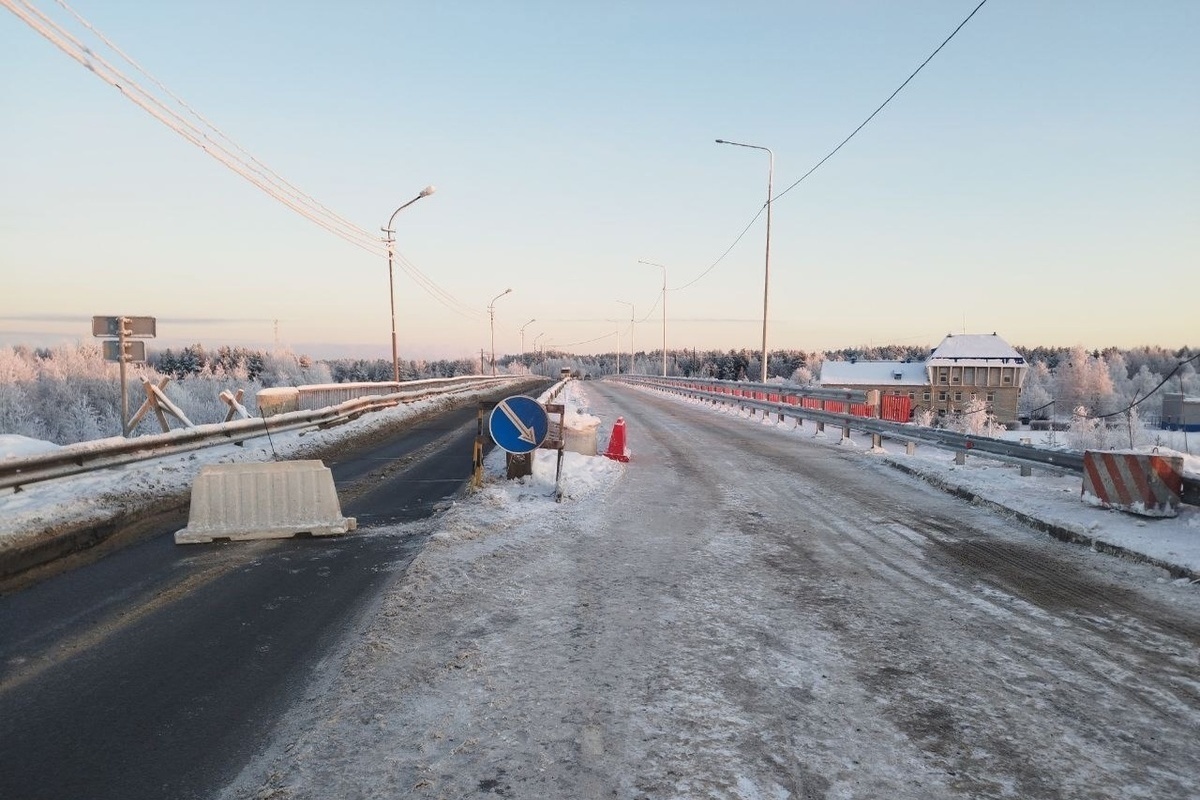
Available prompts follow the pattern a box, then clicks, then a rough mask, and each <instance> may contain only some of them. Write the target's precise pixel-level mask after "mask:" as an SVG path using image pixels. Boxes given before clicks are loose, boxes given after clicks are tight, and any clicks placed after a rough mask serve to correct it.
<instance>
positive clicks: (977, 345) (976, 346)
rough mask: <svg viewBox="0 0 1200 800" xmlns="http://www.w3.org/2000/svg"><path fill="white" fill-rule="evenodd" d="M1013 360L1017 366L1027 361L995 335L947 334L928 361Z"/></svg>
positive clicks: (930, 362) (934, 362) (932, 362)
mask: <svg viewBox="0 0 1200 800" xmlns="http://www.w3.org/2000/svg"><path fill="white" fill-rule="evenodd" d="M1006 359H1008V360H1012V361H1013V362H1014V363H1016V364H1024V363H1025V359H1024V358H1023V357H1022V356H1021V354H1020V353H1018V352H1017V351H1016V350H1014V349H1013V348H1012V346H1011V345H1010V344H1009V343H1008V342H1006V341H1004V340H1003V339H1001V338H1000V337H999V336H997V335H996V334H994V333H991V334H982V333H960V334H957V335H955V334H953V333H950V334H947V335H946V338H945V339H942V343H941V344H939V345H938V346H937V347H935V348H933V352H932V353H930V354H929V358H928V359H926V363H927V364H936V363H939V362H953V361H957V362H958V363H962V362H963V361H976V362H985V361H986V362H994V361H1004V360H1006Z"/></svg>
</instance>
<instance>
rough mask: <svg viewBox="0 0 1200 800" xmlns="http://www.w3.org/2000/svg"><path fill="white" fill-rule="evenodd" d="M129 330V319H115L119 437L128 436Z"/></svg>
mask: <svg viewBox="0 0 1200 800" xmlns="http://www.w3.org/2000/svg"><path fill="white" fill-rule="evenodd" d="M128 330H129V319H128V318H127V317H117V353H118V355H119V356H120V365H121V368H120V376H121V377H120V380H121V435H122V436H128V435H129V384H128V383H126V382H125V360H126V356H125V342H126V339H125V336H126V333H127V332H128Z"/></svg>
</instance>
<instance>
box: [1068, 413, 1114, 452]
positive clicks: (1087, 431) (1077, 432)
mask: <svg viewBox="0 0 1200 800" xmlns="http://www.w3.org/2000/svg"><path fill="white" fill-rule="evenodd" d="M1066 440H1067V444H1068V445H1070V446H1071V447H1073V448H1074V449H1076V450H1104V449H1106V448H1105V445H1106V442H1105V437H1104V425H1103V422H1102V421H1101V420H1100V419H1099V418H1097V417H1094V416H1092V415H1091V413H1090V412H1089V411H1088V409H1087V408H1086V407H1085V406H1076V408H1075V411H1074V413H1073V414H1072V415H1071V423H1070V425H1068V426H1067V433H1066Z"/></svg>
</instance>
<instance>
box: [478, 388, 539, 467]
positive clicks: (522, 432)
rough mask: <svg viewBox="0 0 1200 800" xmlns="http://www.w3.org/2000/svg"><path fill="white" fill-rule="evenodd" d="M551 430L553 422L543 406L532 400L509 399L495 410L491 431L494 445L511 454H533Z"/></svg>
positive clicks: (490, 423) (490, 418)
mask: <svg viewBox="0 0 1200 800" xmlns="http://www.w3.org/2000/svg"><path fill="white" fill-rule="evenodd" d="M549 429H550V419H549V417H547V416H546V409H544V408H542V405H541V403H539V402H538V401H537V400H533V399H531V398H529V397H523V396H521V395H515V396H513V397H506V398H504V399H503V400H501V401H500V402H499V403H497V404H496V407H495V408H494V409H492V415H491V416H490V417H488V430H489V431H490V432H491V434H492V441H494V442H495V443H496V446H497V447H499V448H500V449H501V450H507V451H508V452H510V453H530V452H533V451H534V450H536V449H537V448H538V445H540V444H541V443H542V440H543V439H545V438H546V432H547V431H548V430H549Z"/></svg>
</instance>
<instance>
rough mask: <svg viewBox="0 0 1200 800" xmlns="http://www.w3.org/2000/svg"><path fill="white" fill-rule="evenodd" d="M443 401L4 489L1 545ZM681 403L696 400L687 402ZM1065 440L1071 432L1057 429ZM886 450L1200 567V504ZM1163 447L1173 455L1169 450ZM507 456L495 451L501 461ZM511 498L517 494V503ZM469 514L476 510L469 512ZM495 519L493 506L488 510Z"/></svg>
mask: <svg viewBox="0 0 1200 800" xmlns="http://www.w3.org/2000/svg"><path fill="white" fill-rule="evenodd" d="M584 387H585V384H583V383H580V382H578V381H571V382H568V383H567V385H566V390H565V393H564V394H563V396H562V397H561V398H560V401H561V402H564V404H565V405H566V407H567V418H566V420H565V424H566V427H568V428H577V429H578V428H584V429H587V428H592V427H594V426H597V425H599V423H600V420H598V419H597V418H596V417H595V416H592V415H589V414H587V413H586V412H581V411H580V409H586V408H587V407H588V398H587V395H586V390H585V388H584ZM440 402H444V401H439V400H437V399H428V400H421V401H417V402H414V403H410V404H406V405H402V406H398V407H396V408H393V409H389V410H386V411H382V412H377V413H375V414H370V415H366V416H364V417H362V418H360V419H358V420H356V421H355V422H353V423H351V424H349V425H344V426H340V427H337V428H333V429H330V430H326V431H292V432H288V433H284V434H277V435H275V436H273V437H272V440H271V441H268V440H267V439H265V438H264V439H260V440H257V441H255V442H248V443H246V445H245V446H244V447H237V446H234V445H228V446H221V447H213V448H206V449H203V450H197V451H193V452H191V453H187V454H184V455H180V456H173V457H168V458H162V459H156V460H154V461H149V462H144V463H136V464H131V465H128V466H126V467H121V468H117V469H111V470H103V471H99V472H93V473H88V474H85V475H81V476H77V477H73V478H66V479H62V480H56V481H46V482H43V483H38V484H34V485H32V486H29V487H27V488H26V489H24V490H23V491H20V492H15V493H14V492H13V491H12V490H11V489H5V490H0V548H2V547H4V546H6V545H8V546H11V544H12V543H13V542H14V541H16V540H17V539H18V538H21V537H24V536H29V535H31V534H32V533H34V532H36V531H38V530H42V529H45V528H48V527H50V528H53V527H56V526H59V525H62V524H67V523H72V522H76V521H79V520H83V519H102V518H104V517H105V516H106V515H108V514H111V513H112V512H113V511H114V510H117V509H121V508H128V507H130V506H136V505H139V504H146V503H150V502H153V500H154V499H155V498H157V497H162V496H166V495H170V494H175V493H178V492H179V491H186V490H187V489H188V487H190V486H191V482H192V480H193V479H194V477H195V475H196V473H197V472H199V469H200V467H201V466H203V465H204V464H210V463H230V462H234V461H265V460H269V459H271V458H272V457H273V455H274V454H278V455H279V456H280V457H282V458H298V457H303V456H304V454H305V453H307V452H311V451H314V450H316V449H318V448H319V447H322V446H324V445H327V444H330V443H332V442H336V441H338V440H339V439H342V438H345V437H348V436H358V435H362V434H363V433H364V432H365V431H369V430H371V429H373V428H378V427H383V426H386V425H387V424H389V422H391V421H394V420H395V419H396V418H397V417H409V416H414V415H418V414H422V413H425V412H427V411H429V410H431V409H433V408H436V407H437V405H438V404H439V403H440ZM679 402H689V403H691V404H693V405H701V404H697V403H695V402H693V401H686V400H682V399H680V400H679ZM712 413H715V414H726V415H735V416H743V417H746V418H747V424H759V425H768V426H771V427H773V428H774V429H776V430H777V431H778V433H779V434H780V435H781V436H795V437H805V438H810V439H817V438H819V439H820V440H823V441H825V442H827V443H828V444H829V445H830V446H832V447H847V446H849V447H855V448H860V449H863V450H869V449H870V445H871V442H870V437H868V436H863V435H861V434H853V435H852V436H851V439H850V440H849V441H846V442H843V441H841V434H840V431H838V430H837V429H834V428H832V427H828V428H826V430H825V432H824V434H821V435H820V436H819V437H818V435H817V433H816V426H815V424H814V423H813V422H811V421H808V422H806V423H805V424H804V426H802V427H800V428H797V427H796V426H795V423H794V421H793V420H791V419H788V420H787V421H785V422H784V423H773V422H771V420H770V419H764V418H763V417H762V416H761V415H759V416H758V417H755V418H751V417H750V416H749V414H747V413H745V412H738V411H737V410H736V409H733V408H732V407H730V406H718V407H716V408H714V409H713V412H712ZM610 430H611V421H610V422H609V423H608V425H607V426H603V427H600V428H599V430H598V439H599V449H600V450H601V451H603V449H604V446H605V443H606V442H607V439H608V436H609V432H610ZM1006 435H1007V436H1008V437H1009V438H1014V439H1015V438H1025V437H1029V438H1032V440H1033V443H1034V444H1042V443H1044V442H1043V440H1044V439H1046V438H1047V437H1048V436H1049V434H1047V433H1045V432H1028V431H1025V432H1011V433H1009V434H1006ZM1057 436H1058V439H1059V441H1060V442H1061V439H1062V434H1061V433H1059V434H1057ZM56 447H57V446H56V445H54V444H51V443H49V442H42V441H38V440H34V439H28V438H26V437H23V436H12V435H0V459H4V458H9V457H19V456H28V455H34V454H37V453H41V452H47V451H50V450H53V449H55V448H56ZM884 450H885V451H886V452H885V453H880V454H878V457H880V458H884V459H888V460H891V461H894V462H895V463H896V464H898V465H900V466H901V467H903V468H906V469H910V470H915V471H918V472H920V473H921V474H922V475H924V476H926V477H927V479H929V480H931V481H933V482H936V483H938V484H939V485H944V486H947V487H955V486H957V487H962V488H965V489H968V490H970V491H971V492H974V493H975V494H977V495H978V496H979V497H981V498H983V499H985V500H988V501H991V502H994V503H997V504H999V505H1001V506H1003V507H1005V508H1009V509H1012V510H1015V511H1020V512H1022V513H1025V514H1028V515H1029V516H1031V517H1033V518H1034V519H1037V520H1041V521H1044V522H1046V523H1047V524H1050V525H1055V526H1058V527H1061V528H1064V529H1066V530H1069V531H1073V532H1075V533H1077V534H1079V535H1081V536H1085V537H1088V538H1091V539H1096V540H1097V541H1099V542H1102V543H1104V544H1108V545H1112V546H1115V547H1118V548H1122V549H1125V550H1129V551H1131V552H1132V553H1140V554H1143V555H1145V556H1146V557H1147V558H1150V559H1153V560H1156V561H1159V562H1161V563H1164V564H1172V565H1177V566H1179V567H1182V568H1184V569H1186V570H1190V571H1192V572H1195V573H1200V509H1196V508H1194V507H1191V506H1181V513H1180V514H1179V516H1177V517H1174V518H1165V519H1149V518H1145V517H1138V516H1134V515H1130V514H1125V513H1121V512H1109V511H1101V510H1097V509H1095V508H1090V507H1088V506H1086V505H1084V504H1083V503H1081V502H1080V491H1081V482H1080V479H1079V478H1078V477H1077V476H1070V475H1067V476H1060V477H1055V476H1053V475H1052V474H1050V473H1047V472H1045V471H1043V470H1040V469H1039V470H1035V471H1034V477H1032V478H1022V477H1020V474H1019V470H1018V469H1017V468H1016V467H1014V466H1011V465H1003V464H1000V463H999V462H995V461H988V460H987V459H983V458H976V457H971V458H969V459H968V460H967V463H966V464H965V465H962V466H959V465H956V464H954V458H953V455H952V454H951V453H948V452H947V451H944V450H939V449H937V448H934V447H919V448H917V451H916V453H915V454H913V455H911V456H910V455H906V454H905V453H904V447H903V445H899V444H886V443H885V447H884ZM1163 452H1167V453H1169V452H1173V451H1170V450H1166V449H1164V450H1163ZM1180 455H1182V456H1183V458H1184V464H1185V467H1184V469H1185V472H1186V473H1188V474H1190V475H1193V476H1200V457H1196V456H1188V455H1185V454H1182V453H1180ZM497 457H499V456H496V455H493V458H497ZM550 457H551V456H550V454H549V453H548V452H544V451H543V452H539V453H538V458H539V459H541V460H545V459H549V458H550ZM566 458H567V465H568V467H569V468H567V469H566V470H565V472H564V474H565V475H566V476H567V479H566V481H567V486H568V487H569V490H570V491H571V492H573V493H574V494H575V495H576V496H577V497H576V499H577V500H582V499H583V498H585V497H588V496H591V495H595V494H597V493H598V492H599V491H601V490H602V489H603V488H604V487H605V486H607V485H608V484H611V482H612V481H615V480H616V477H617V475H618V474H619V471H617V470H613V469H610V468H608V465H607V464H606V462H604V461H602V460H599V461H598V460H595V459H591V458H584V457H580V456H578V454H575V453H567V454H566ZM546 472H547V470H546V469H545V467H544V466H543V467H542V468H540V469H539V470H538V476H539V477H537V478H536V480H537V481H539V482H540V481H545V480H548V478H546V477H545V475H546ZM540 488H543V487H540V486H521V485H509V486H505V485H503V484H497V485H492V486H490V487H489V490H488V491H489V493H490V494H492V495H496V494H505V493H509V494H512V495H514V496H517V497H522V498H525V502H527V501H528V499H529V498H530V497H531V496H536V495H537V491H539V490H540ZM511 499H512V498H510V500H511ZM460 513H467V512H466V511H465V510H463V511H461V512H460ZM483 513H484V514H485V516H486V513H487V512H486V511H484V512H483Z"/></svg>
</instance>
